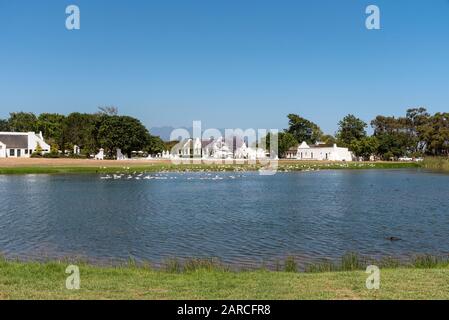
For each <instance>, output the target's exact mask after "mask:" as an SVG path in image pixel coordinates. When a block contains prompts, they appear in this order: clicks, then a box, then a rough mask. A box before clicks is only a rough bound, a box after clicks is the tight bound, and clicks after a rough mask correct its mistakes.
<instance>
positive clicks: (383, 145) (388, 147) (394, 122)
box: [371, 116, 415, 160]
mask: <svg viewBox="0 0 449 320" xmlns="http://www.w3.org/2000/svg"><path fill="white" fill-rule="evenodd" d="M371 125H372V127H373V129H374V136H375V137H376V138H377V140H378V142H379V147H378V149H377V153H378V155H380V156H381V157H382V158H383V159H384V160H389V159H390V158H399V157H402V156H405V155H411V154H412V153H413V150H414V148H415V141H414V140H413V139H411V138H410V133H409V130H408V126H407V120H406V119H405V118H395V117H385V116H377V117H376V119H374V120H373V121H372V122H371Z"/></svg>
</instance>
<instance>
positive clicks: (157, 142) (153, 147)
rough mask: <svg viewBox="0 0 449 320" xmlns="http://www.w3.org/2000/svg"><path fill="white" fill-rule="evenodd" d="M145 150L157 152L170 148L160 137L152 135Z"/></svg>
mask: <svg viewBox="0 0 449 320" xmlns="http://www.w3.org/2000/svg"><path fill="white" fill-rule="evenodd" d="M144 150H145V151H146V152H148V153H150V154H157V153H161V152H162V151H165V150H168V149H167V148H166V145H165V143H164V141H163V140H162V139H161V138H160V137H156V136H150V137H149V139H148V143H147V145H146V147H145V148H144Z"/></svg>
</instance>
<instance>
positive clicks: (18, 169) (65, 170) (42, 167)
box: [0, 159, 422, 175]
mask: <svg viewBox="0 0 449 320" xmlns="http://www.w3.org/2000/svg"><path fill="white" fill-rule="evenodd" d="M261 167H262V166H261V165H260V164H249V163H246V164H239V163H233V164H225V163H223V164H217V163H200V164H195V163H190V164H173V163H171V162H170V161H169V160H128V161H115V160H102V161H96V160H87V159H86V160H80V159H0V175H12V174H82V173H91V174H107V173H129V172H147V173H151V172H201V171H217V172H219V171H239V172H240V171H257V170H259V169H260V168H261ZM413 168H416V169H418V168H422V165H421V164H419V163H415V162H317V161H314V162H312V161H307V162H305V161H292V160H279V162H278V171H279V172H290V171H314V170H344V169H346V170H360V169H413Z"/></svg>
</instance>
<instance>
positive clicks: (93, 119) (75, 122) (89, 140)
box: [63, 112, 100, 153]
mask: <svg viewBox="0 0 449 320" xmlns="http://www.w3.org/2000/svg"><path fill="white" fill-rule="evenodd" d="M99 118H100V116H99V115H96V114H87V113H78V112H74V113H71V114H69V115H68V116H67V117H66V118H65V119H64V123H63V132H64V133H63V134H64V137H65V139H66V141H67V142H68V144H69V148H70V147H72V146H73V145H77V146H79V147H80V148H81V149H82V150H84V151H86V152H90V153H92V152H95V151H96V149H98V148H97V147H98V143H97V132H96V126H98V122H99V120H98V119H99Z"/></svg>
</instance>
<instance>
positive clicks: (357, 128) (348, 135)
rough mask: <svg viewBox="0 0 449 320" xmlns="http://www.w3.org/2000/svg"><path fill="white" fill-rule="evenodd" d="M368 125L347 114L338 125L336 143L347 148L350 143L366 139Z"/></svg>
mask: <svg viewBox="0 0 449 320" xmlns="http://www.w3.org/2000/svg"><path fill="white" fill-rule="evenodd" d="M367 127H368V125H367V124H366V123H365V122H364V121H363V120H361V119H359V118H357V117H355V116H354V115H352V114H348V115H347V116H346V117H344V118H343V120H341V121H340V122H339V123H338V128H339V129H338V132H337V141H338V143H339V144H340V145H341V146H345V147H349V146H350V145H351V143H352V141H354V140H356V141H360V140H362V139H363V138H365V137H366V130H365V129H366V128H367Z"/></svg>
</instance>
